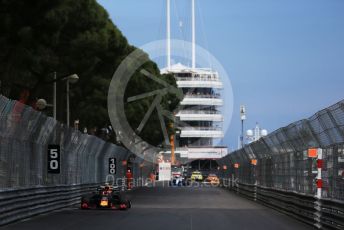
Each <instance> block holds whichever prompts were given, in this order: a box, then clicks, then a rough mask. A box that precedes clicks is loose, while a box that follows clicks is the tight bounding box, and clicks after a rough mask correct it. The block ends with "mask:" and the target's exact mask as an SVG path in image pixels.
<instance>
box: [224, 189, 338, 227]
mask: <svg viewBox="0 0 344 230" xmlns="http://www.w3.org/2000/svg"><path fill="white" fill-rule="evenodd" d="M230 189H231V190H232V191H235V192H236V193H238V194H240V195H242V196H244V197H246V198H248V199H251V200H254V201H257V202H259V203H261V204H263V205H265V206H268V207H270V208H273V209H276V210H278V211H280V212H282V213H284V214H286V215H289V216H292V217H294V218H296V219H298V220H300V221H302V222H304V223H307V224H309V225H312V226H314V227H316V228H321V229H338V230H340V229H344V202H342V201H338V200H337V201H334V200H318V199H317V198H315V197H314V196H310V195H307V194H299V193H296V192H289V191H283V190H277V189H271V188H267V187H262V186H257V185H252V184H244V183H236V184H235V185H233V186H231V187H230Z"/></svg>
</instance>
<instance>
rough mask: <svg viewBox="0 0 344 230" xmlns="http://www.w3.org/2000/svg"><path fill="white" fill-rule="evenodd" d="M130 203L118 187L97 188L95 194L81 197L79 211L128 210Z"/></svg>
mask: <svg viewBox="0 0 344 230" xmlns="http://www.w3.org/2000/svg"><path fill="white" fill-rule="evenodd" d="M130 208H131V201H130V200H128V199H126V196H125V193H124V192H121V191H119V189H118V187H114V186H110V185H105V186H100V187H98V188H97V191H96V192H93V193H92V194H89V195H86V196H82V197H81V209H115V210H128V209H130Z"/></svg>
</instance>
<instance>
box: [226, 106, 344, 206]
mask: <svg viewBox="0 0 344 230" xmlns="http://www.w3.org/2000/svg"><path fill="white" fill-rule="evenodd" d="M309 148H321V149H322V150H323V166H322V180H323V185H322V198H328V199H333V200H344V100H343V101H340V102H338V103H337V104H335V105H333V106H331V107H328V108H326V109H324V110H321V111H319V112H318V113H316V114H314V115H313V116H312V117H310V118H309V119H304V120H301V121H297V122H295V123H292V124H290V125H288V126H286V127H283V128H280V129H278V130H276V131H275V132H273V133H271V134H269V135H268V136H266V137H263V138H261V139H259V140H258V141H255V142H253V143H251V144H248V145H246V146H245V147H244V148H242V149H239V150H237V151H235V152H232V153H230V154H229V155H227V156H226V157H225V158H223V159H221V160H220V161H219V163H220V164H221V165H223V166H224V165H226V166H227V167H223V169H222V176H224V177H228V178H231V177H232V176H233V175H234V178H238V181H239V182H240V183H245V184H252V185H257V186H261V187H267V188H274V189H279V190H283V191H290V192H296V193H299V194H307V195H315V194H316V190H317V185H316V176H317V173H318V171H317V168H318V167H317V159H316V158H312V157H309V155H308V151H307V150H308V149H309Z"/></svg>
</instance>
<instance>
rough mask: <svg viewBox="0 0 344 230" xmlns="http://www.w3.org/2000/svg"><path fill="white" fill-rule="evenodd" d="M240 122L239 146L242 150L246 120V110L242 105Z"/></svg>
mask: <svg viewBox="0 0 344 230" xmlns="http://www.w3.org/2000/svg"><path fill="white" fill-rule="evenodd" d="M240 120H241V137H240V144H241V148H243V147H244V120H246V108H245V106H244V105H241V106H240Z"/></svg>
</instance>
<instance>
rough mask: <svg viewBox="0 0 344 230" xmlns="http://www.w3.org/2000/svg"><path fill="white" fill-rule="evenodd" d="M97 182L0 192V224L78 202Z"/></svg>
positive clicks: (92, 189)
mask: <svg viewBox="0 0 344 230" xmlns="http://www.w3.org/2000/svg"><path fill="white" fill-rule="evenodd" d="M97 186H98V185H97V184H84V185H70V186H67V185H63V186H54V187H37V188H27V189H16V190H7V191H3V192H0V226H1V225H4V224H8V223H11V222H14V221H17V220H21V219H25V218H28V217H32V216H35V215H38V214H42V213H46V212H50V211H53V210H57V209H61V208H65V207H69V206H72V205H75V204H78V203H80V198H81V196H82V195H83V194H86V193H89V192H91V191H94V189H95V188H96V187H97Z"/></svg>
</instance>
